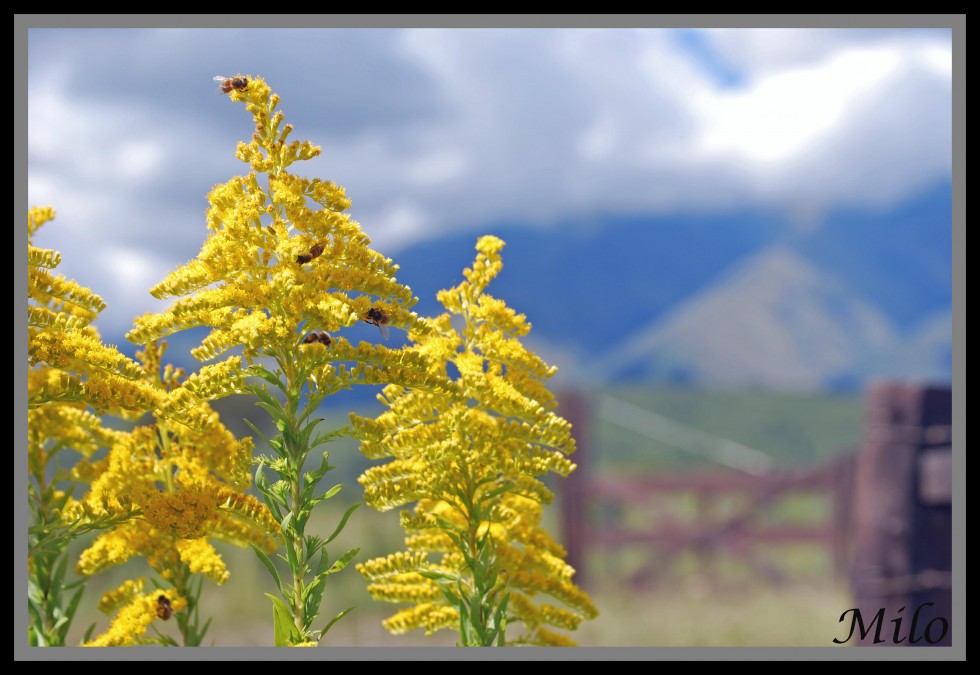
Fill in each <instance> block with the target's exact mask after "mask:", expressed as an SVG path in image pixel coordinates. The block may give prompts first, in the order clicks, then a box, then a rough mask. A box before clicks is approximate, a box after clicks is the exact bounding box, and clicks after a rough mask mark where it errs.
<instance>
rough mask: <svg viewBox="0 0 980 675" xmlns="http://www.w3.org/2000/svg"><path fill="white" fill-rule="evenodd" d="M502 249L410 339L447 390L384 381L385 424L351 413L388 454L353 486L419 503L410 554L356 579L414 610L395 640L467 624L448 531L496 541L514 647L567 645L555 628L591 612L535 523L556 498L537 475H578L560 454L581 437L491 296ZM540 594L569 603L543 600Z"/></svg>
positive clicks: (374, 501) (522, 322)
mask: <svg viewBox="0 0 980 675" xmlns="http://www.w3.org/2000/svg"><path fill="white" fill-rule="evenodd" d="M502 247H503V242H502V241H501V240H500V239H498V238H496V237H492V236H487V237H482V238H481V239H480V240H479V241H478V243H477V251H478V255H477V257H476V260H475V262H474V264H473V266H472V267H471V268H469V269H466V270H465V271H464V276H465V277H466V280H465V281H464V282H463V283H461V284H460V285H459V286H457V287H455V288H452V289H449V290H446V291H442V292H440V294H439V300H440V301H441V302H442V304H443V305H444V306H445V308H446V309H447V310H448V313H446V314H443V315H442V316H440V317H438V318H437V319H435V320H434V321H432V322H431V330H430V331H428V332H427V333H422V332H418V333H413V334H412V337H413V338H414V339H415V340H416V342H417V345H416V347H417V351H418V352H419V353H420V354H421V355H423V356H424V357H425V358H426V359H427V360H428V362H429V364H430V365H429V369H430V373H431V374H432V376H433V377H440V378H448V379H451V380H452V386H451V387H447V388H445V389H444V390H443V391H421V390H418V389H410V388H406V387H402V386H398V385H389V386H388V387H386V388H385V389H384V390H383V393H382V395H381V396H380V397H379V399H380V400H381V401H382V403H384V404H385V406H386V408H387V409H386V410H385V411H384V412H383V413H381V414H380V415H379V416H378V417H377V418H375V419H366V418H363V417H360V416H358V415H351V420H352V424H353V427H354V430H355V433H356V434H357V436H358V437H359V438H360V439H361V442H362V444H361V449H362V451H363V452H364V453H365V454H366V455H367V456H368V457H370V458H374V459H380V458H390V461H389V462H388V463H386V464H384V465H381V466H377V467H374V468H371V469H368V470H367V471H366V472H365V473H364V474H363V475H362V476H361V478H360V479H359V481H360V483H361V484H362V485H363V486H364V494H365V500H366V501H367V503H368V504H369V505H371V506H373V507H375V508H378V509H381V510H388V509H394V508H397V507H401V506H404V505H408V504H412V503H414V504H415V508H414V511H412V512H403V513H402V519H401V523H402V526H403V527H404V529H405V530H406V531H407V532H408V536H407V538H406V545H407V547H408V552H406V553H399V554H395V555H393V556H389V557H387V558H382V559H377V560H372V561H369V562H367V563H364V564H361V565H359V566H358V569H359V571H360V572H361V573H362V575H364V576H365V577H366V578H367V579H368V580H369V581H370V585H369V591H370V592H371V594H372V595H373V596H374V597H375V598H377V599H380V600H385V601H389V602H396V603H413V604H414V607H411V608H408V609H405V610H403V611H401V612H399V613H398V614H396V615H394V616H393V617H391V618H390V619H388V621H387V622H386V624H385V625H386V627H387V629H388V630H389V631H391V632H394V633H402V632H405V631H409V630H413V629H416V628H422V629H424V630H425V631H426V632H427V633H430V632H432V631H434V630H438V629H441V628H451V627H456V626H458V625H459V615H458V613H457V611H456V609H455V608H454V606H453V604H452V603H450V602H449V601H448V599H447V598H446V597H445V596H444V591H443V589H442V588H441V587H440V585H439V584H438V583H437V581H436V577H437V576H439V575H443V577H445V578H455V579H462V580H464V581H465V580H466V577H467V574H468V570H467V567H466V562H465V561H466V557H465V556H464V555H463V554H462V553H463V552H462V551H461V550H460V549H459V546H458V540H457V539H454V537H453V536H451V534H452V533H457V534H458V533H465V534H464V536H465V537H468V538H469V541H470V542H476V541H479V540H481V539H484V538H486V537H489V539H490V540H491V541H492V543H493V550H494V556H495V565H496V566H497V567H498V568H499V569H501V570H502V571H503V574H501V575H500V579H502V580H503V581H502V582H501V583H505V584H506V586H507V590H508V592H509V593H510V600H509V605H508V615H509V621H510V622H511V624H512V625H513V624H522V626H523V628H522V631H521V632H520V634H514V635H513V636H512V635H511V633H512V631H511V632H509V633H508V643H511V644H542V645H563V644H569V643H570V642H571V641H570V640H569V639H568V638H567V637H565V636H563V635H561V634H558V633H555V632H553V631H552V630H550V629H548V628H547V626H551V627H557V628H561V629H568V630H571V629H574V628H575V627H576V626H577V625H578V624H579V622H580V621H582V620H583V619H586V618H593V617H594V616H596V614H597V611H596V609H595V607H594V605H593V604H592V602H591V600H590V599H589V597H588V596H587V595H586V594H585V593H584V592H583V591H582V590H581V589H579V588H578V587H577V586H576V585H575V584H574V583H573V581H572V575H573V574H574V570H573V569H572V568H571V567H570V566H568V564H567V563H565V562H564V556H565V551H564V549H563V548H562V547H561V546H560V545H559V544H558V543H557V542H556V541H555V540H554V539H552V538H551V536H550V535H549V534H548V533H547V532H546V531H545V530H544V529H543V528H542V526H541V516H542V507H543V506H544V505H546V504H548V503H549V502H550V501H551V499H552V494H551V492H550V491H549V490H548V488H547V487H546V486H545V485H544V483H542V482H541V477H542V476H544V475H545V474H547V473H549V472H554V473H557V474H559V475H561V476H566V475H568V474H569V473H570V472H571V471H572V470H574V468H575V465H574V464H572V463H571V462H570V461H569V459H568V458H567V457H566V455H567V454H569V453H571V452H573V451H574V440H573V439H572V437H571V428H570V424H569V423H568V422H567V421H566V420H564V419H563V418H561V417H560V416H558V415H557V414H555V412H554V408H555V406H556V402H555V399H554V397H553V395H552V394H551V393H550V392H549V391H548V389H547V386H546V384H545V381H546V380H547V379H548V378H550V377H551V376H552V374H553V373H554V371H555V370H554V368H552V367H549V366H548V365H547V364H545V363H544V362H543V361H542V360H541V359H540V358H539V357H538V356H536V355H535V354H534V353H532V352H531V351H529V350H528V349H527V348H526V347H524V345H523V344H522V343H521V341H520V338H521V337H522V336H524V335H526V334H527V332H528V330H529V329H530V325H529V324H528V323H527V321H526V318H525V317H524V316H523V315H521V314H517V313H516V312H514V311H513V310H511V309H510V308H509V307H507V305H506V304H505V303H504V302H503V301H501V300H499V299H497V298H494V297H492V296H490V295H488V294H487V293H486V292H485V289H486V286H487V284H488V283H489V282H490V281H491V280H492V279H493V278H494V277H495V276H496V275H497V274H498V273H499V271H500V270H501V268H502V262H501V259H500V250H501V248H502ZM457 326H460V328H457ZM447 364H451V365H452V368H451V369H447ZM450 374H452V375H453V377H451V378H450ZM433 555H434V556H435V558H434V559H433V558H432V556H433ZM544 596H547V597H549V598H551V599H553V600H557V601H559V602H560V603H561V604H562V605H564V607H559V606H556V605H552V604H549V602H542V601H540V600H539V599H540V598H541V597H544Z"/></svg>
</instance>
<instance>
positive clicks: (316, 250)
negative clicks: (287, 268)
mask: <svg viewBox="0 0 980 675" xmlns="http://www.w3.org/2000/svg"><path fill="white" fill-rule="evenodd" d="M321 253H323V243H321V242H319V241H318V242H317V243H315V244H313V246H312V247H311V248H310V252H309V253H301V254H299V255H298V256H296V262H298V263H299V264H300V265H305V264H306V263H308V262H310V261H311V260H314V259H316V258H319V257H320V254H321Z"/></svg>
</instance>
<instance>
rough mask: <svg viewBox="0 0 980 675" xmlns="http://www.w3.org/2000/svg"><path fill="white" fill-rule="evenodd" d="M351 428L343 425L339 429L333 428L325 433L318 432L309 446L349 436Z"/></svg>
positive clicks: (313, 446)
mask: <svg viewBox="0 0 980 675" xmlns="http://www.w3.org/2000/svg"><path fill="white" fill-rule="evenodd" d="M350 434H351V428H350V426H348V425H344V426H342V427H340V428H339V429H334V430H333V431H329V432H327V433H325V434H319V435H318V436H317V437H316V439H314V441H313V443H311V444H310V448H311V449H312V448H315V447H316V446H318V445H323V444H324V443H332V442H333V441H334V440H336V439H338V438H342V437H347V436H350Z"/></svg>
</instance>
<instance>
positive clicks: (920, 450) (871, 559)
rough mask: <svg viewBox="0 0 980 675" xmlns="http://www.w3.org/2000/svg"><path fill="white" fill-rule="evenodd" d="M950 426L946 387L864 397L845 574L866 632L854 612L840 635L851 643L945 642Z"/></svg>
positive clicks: (899, 388)
mask: <svg viewBox="0 0 980 675" xmlns="http://www.w3.org/2000/svg"><path fill="white" fill-rule="evenodd" d="M951 422H952V393H951V390H950V389H949V388H947V387H930V386H914V385H906V384H895V383H883V384H877V385H874V386H872V387H871V388H870V389H869V391H868V393H867V397H866V418H865V436H864V441H863V445H862V448H861V450H860V452H859V454H858V457H857V466H856V475H855V484H854V510H853V518H854V546H855V548H854V560H853V564H852V568H851V588H852V591H853V594H854V601H855V609H856V610H858V611H859V613H860V617H861V618H862V623H863V629H862V628H861V626H857V627H855V625H854V623H855V618H856V616H857V615H856V614H854V615H849V616H848V620H849V621H850V622H851V623H850V625H849V626H848V625H846V624H847V623H848V621H844V622H843V623H842V628H841V633H842V634H846V633H847V631H848V630H849V629H850V630H852V631H853V638H852V642H851V643H852V644H853V641H857V642H859V643H860V644H863V645H881V646H896V645H902V646H905V645H915V646H929V645H949V644H951V639H952V638H951V636H952V625H951V622H952V588H951V570H952V448H951ZM862 630H863V631H864V634H863V635H861V634H860V631H862Z"/></svg>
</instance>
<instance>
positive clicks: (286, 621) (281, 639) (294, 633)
mask: <svg viewBox="0 0 980 675" xmlns="http://www.w3.org/2000/svg"><path fill="white" fill-rule="evenodd" d="M265 597H267V598H269V599H270V600H272V621H273V635H274V638H275V644H276V647H288V646H290V645H293V644H296V643H297V642H300V640H301V637H302V636H301V635H300V634H299V630H297V628H296V624H295V623H293V616H292V613H291V612H290V611H289V608H288V607H286V603H284V602H283V601H282V600H280V599H279V598H277V597H276V596H274V595H269V594H268V593H266V594H265Z"/></svg>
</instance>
